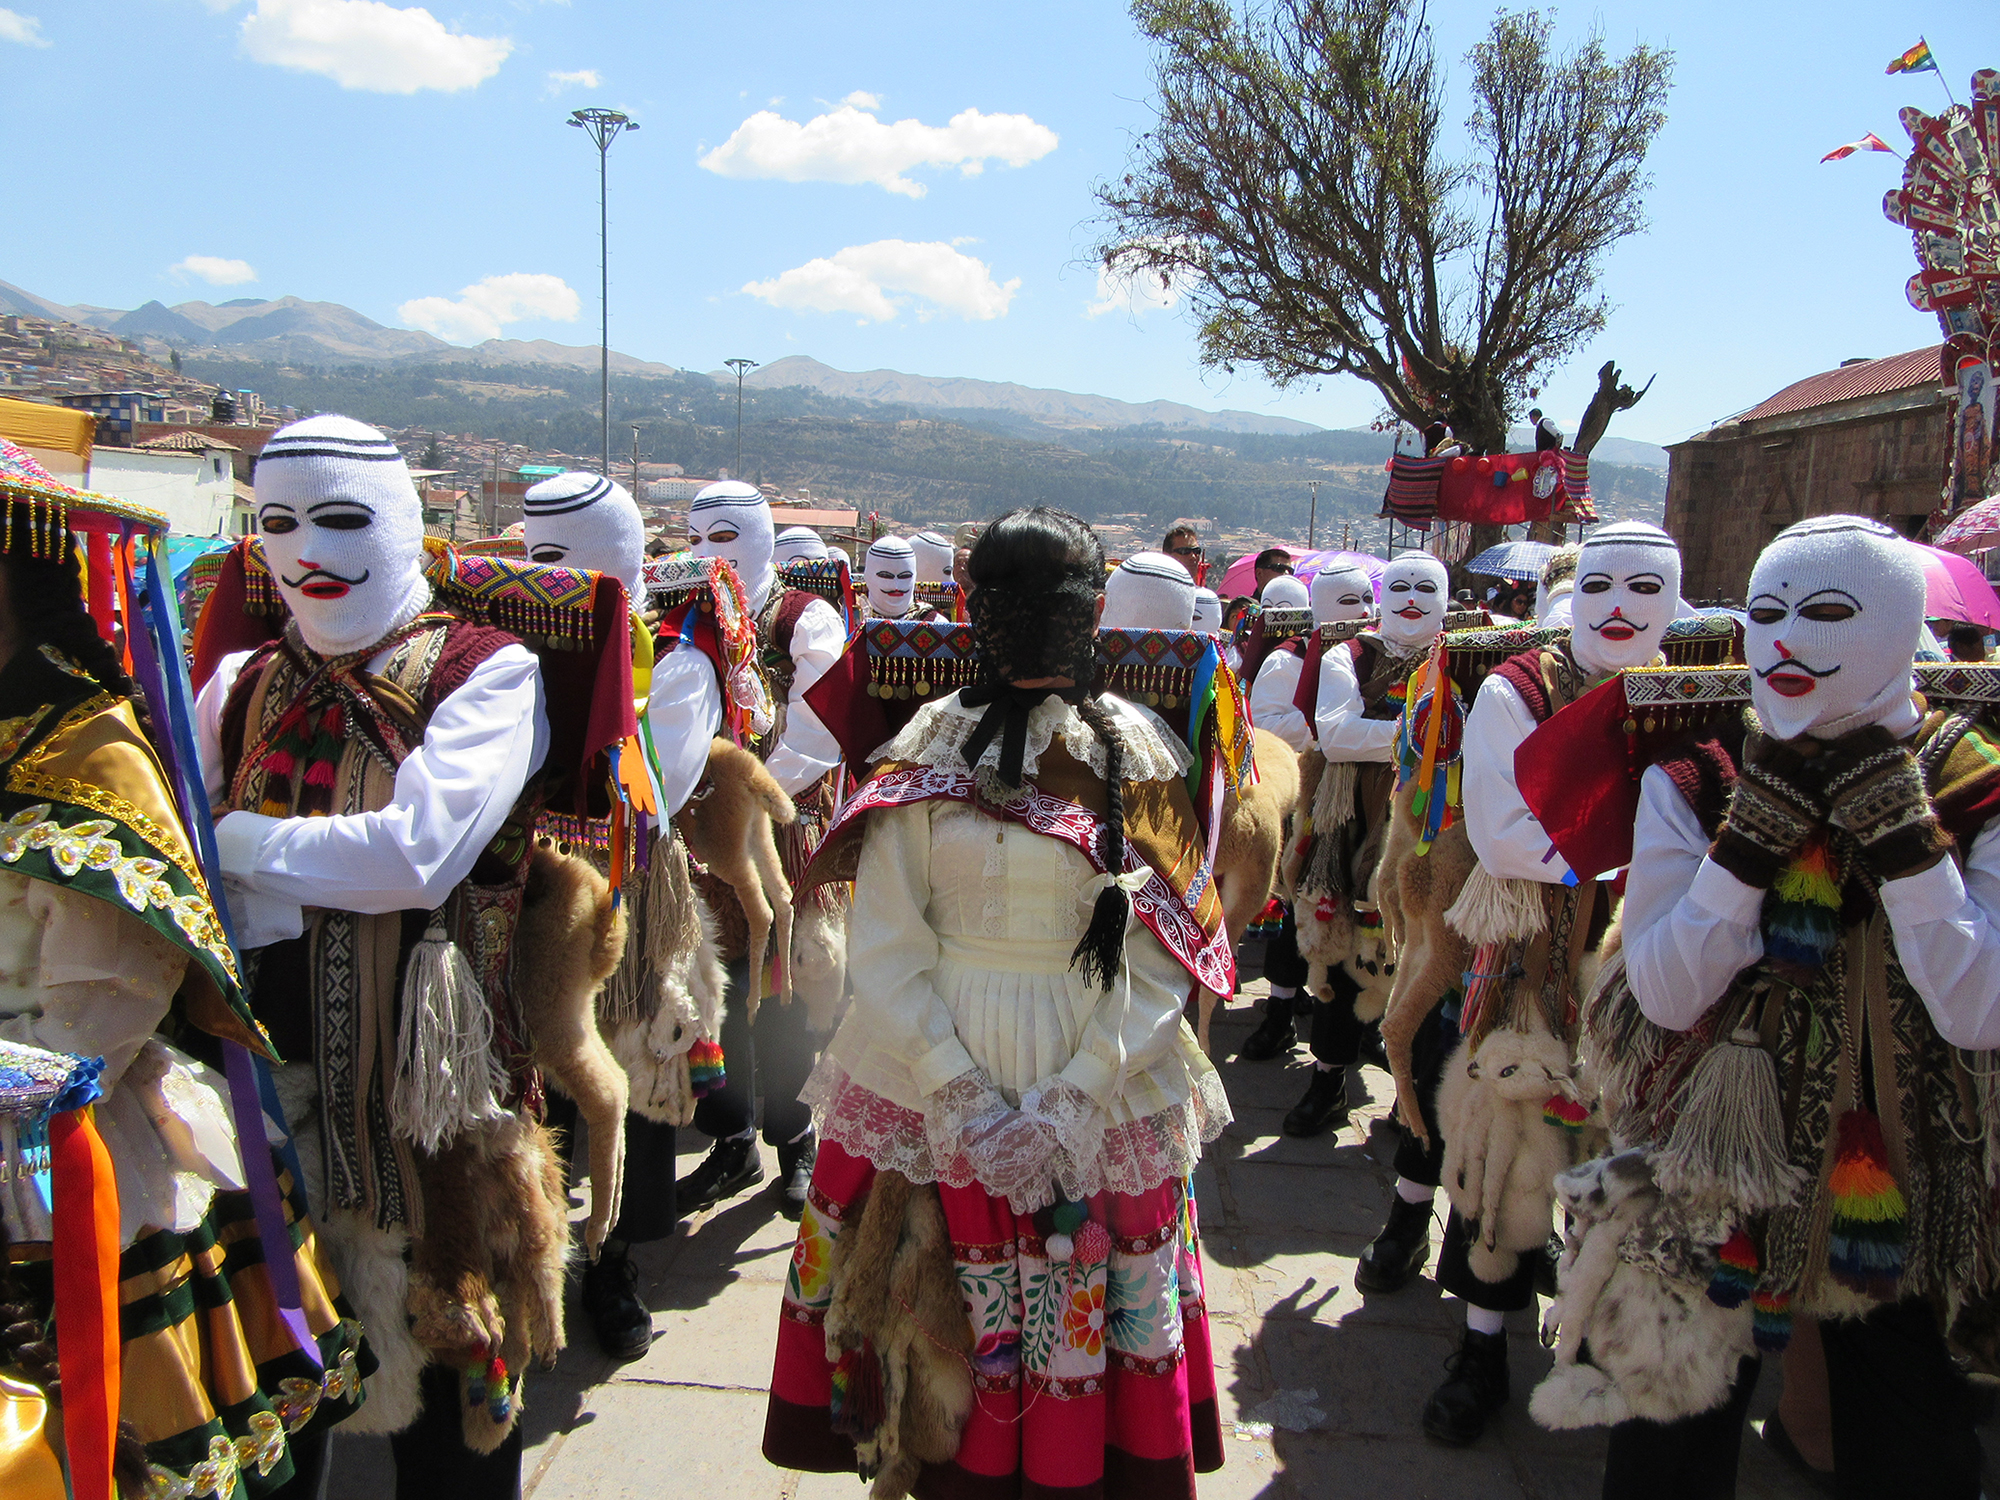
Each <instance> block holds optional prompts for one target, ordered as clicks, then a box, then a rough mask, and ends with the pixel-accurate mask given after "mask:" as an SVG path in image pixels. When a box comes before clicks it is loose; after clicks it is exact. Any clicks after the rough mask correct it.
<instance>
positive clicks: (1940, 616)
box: [1917, 517, 2000, 630]
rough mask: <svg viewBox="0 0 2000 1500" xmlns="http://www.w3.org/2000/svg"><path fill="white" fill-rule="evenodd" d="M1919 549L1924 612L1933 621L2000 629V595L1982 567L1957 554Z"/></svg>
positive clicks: (1924, 547) (1935, 549)
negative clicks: (1922, 577)
mask: <svg viewBox="0 0 2000 1500" xmlns="http://www.w3.org/2000/svg"><path fill="white" fill-rule="evenodd" d="M1960 519H1964V518H1963V517H1961V518H1960ZM1917 546H1918V550H1920V551H1921V552H1922V553H1923V554H1924V584H1925V589H1924V592H1925V600H1924V613H1925V614H1927V615H1929V616H1930V618H1932V619H1933V620H1952V621H1956V622H1960V623H1963V624H1966V625H1978V626H1980V627H1982V628H1983V629H1986V630H2000V594H1996V593H1994V592H1993V585H1992V584H1990V583H1988V582H1987V581H1986V578H1985V575H1983V574H1982V573H1981V572H1980V571H1979V564H1977V563H1975V562H1974V561H1973V560H1972V559H1971V558H1969V557H1960V556H1959V555H1958V554H1957V553H1956V552H1946V551H1943V550H1942V549H1941V548H1937V547H1926V546H1924V545H1923V544H1922V543H1918V544H1917Z"/></svg>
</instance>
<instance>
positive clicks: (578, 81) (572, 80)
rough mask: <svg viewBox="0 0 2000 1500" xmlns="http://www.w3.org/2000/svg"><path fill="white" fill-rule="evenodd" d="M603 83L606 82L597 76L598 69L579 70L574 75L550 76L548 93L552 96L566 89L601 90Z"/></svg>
mask: <svg viewBox="0 0 2000 1500" xmlns="http://www.w3.org/2000/svg"><path fill="white" fill-rule="evenodd" d="M603 83H604V80H603V79H602V78H599V77H598V76H597V69H595V68H578V69H577V70H576V71H575V72H573V73H551V74H549V89H548V91H549V92H550V93H551V94H560V93H561V92H562V91H563V90H564V89H594V88H601V87H602V86H603Z"/></svg>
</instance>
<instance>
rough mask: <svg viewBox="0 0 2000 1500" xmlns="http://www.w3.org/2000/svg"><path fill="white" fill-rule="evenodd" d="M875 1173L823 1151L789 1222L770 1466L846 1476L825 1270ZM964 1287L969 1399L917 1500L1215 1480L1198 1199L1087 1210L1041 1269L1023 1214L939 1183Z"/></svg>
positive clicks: (1120, 1196)
mask: <svg viewBox="0 0 2000 1500" xmlns="http://www.w3.org/2000/svg"><path fill="white" fill-rule="evenodd" d="M874 1176H875V1169H874V1167H872V1166H871V1165H869V1163H868V1162H866V1161H864V1160H862V1159H861V1158H859V1157H856V1156H851V1155H849V1154H848V1153H847V1152H846V1151H843V1150H842V1149H841V1148H840V1147H839V1146H836V1145H834V1144H833V1143H832V1142H826V1143H823V1144H822V1145H821V1146H820V1150H819V1161H818V1165H817V1166H816V1168H815V1169H814V1172H813V1184H812V1192H811V1194H810V1196H809V1197H808V1199H807V1203H806V1209H805V1213H804V1215H803V1216H802V1217H801V1219H800V1222H799V1237H798V1241H797V1243H796V1244H795V1245H794V1247H793V1250H792V1267H791V1273H790V1275H789V1276H788V1277H787V1278H786V1281H785V1297H784V1305H783V1311H782V1315H781V1320H780V1323H779V1327H778V1355H777V1364H776V1367H775V1369H774V1370H773V1371H772V1374H771V1405H770V1411H769V1414H768V1416H767V1418H766V1421H765V1426H764V1456H765V1457H766V1458H768V1459H769V1460H770V1461H771V1462H772V1463H774V1464H777V1465H778V1466H779V1467H781V1468H787V1469H806V1470H811V1471H814V1472H818V1473H842V1472H848V1473H851V1472H853V1471H854V1469H855V1454H854V1445H853V1443H852V1442H851V1441H850V1440H849V1439H848V1438H846V1437H844V1436H842V1435H841V1434H839V1433H837V1432H835V1431H834V1430H833V1425H832V1417H831V1412H830V1409H829V1408H830V1403H831V1400H832V1379H833V1366H832V1365H831V1364H830V1363H829V1362H828V1360H827V1357H826V1338H825V1333H824V1331H823V1330H824V1324H825V1321H826V1309H827V1305H828V1303H829V1302H830V1301H831V1299H832V1284H831V1280H830V1278H829V1276H828V1274H827V1265H828V1255H829V1252H830V1250H831V1248H832V1245H833V1241H834V1238H835V1237H836V1236H837V1235H838V1234H839V1233H840V1229H841V1223H842V1221H843V1219H844V1218H845V1217H846V1215H847V1212H848V1208H849V1205H851V1204H852V1203H854V1201H855V1200H856V1199H857V1198H859V1197H860V1196H861V1195H862V1194H864V1193H865V1192H867V1190H868V1186H869V1184H870V1183H871V1182H872V1181H873V1180H874ZM938 1196H939V1198H940V1200H941V1201H942V1203H943V1205H944V1217H945V1223H946V1224H947V1225H948V1226H949V1228H950V1231H951V1242H952V1245H951V1248H952V1256H953V1258H954V1259H955V1260H956V1261H957V1263H958V1281H959V1287H960V1289H961V1291H962V1292H963V1293H964V1296H965V1303H966V1308H967V1310H968V1312H969V1313H970V1315H971V1318H972V1327H973V1331H974V1334H975V1336H976V1337H977V1339H978V1344H977V1347H976V1349H975V1351H974V1353H973V1357H972V1365H973V1389H974V1394H975V1400H974V1405H973V1411H972V1416H971V1418H970V1419H969V1420H968V1421H967V1423H966V1427H965V1434H964V1437H963V1439H962V1440H961V1441H960V1443H959V1449H958V1456H957V1457H956V1458H954V1459H953V1460H952V1461H951V1462H950V1463H947V1464H928V1465H926V1466H925V1468H924V1471H923V1474H922V1475H921V1477H920V1478H919V1479H918V1481H917V1483H916V1486H915V1489H914V1493H915V1495H916V1496H917V1497H918V1500H1100V1497H1101V1500H1122V1497H1127V1496H1129V1497H1131V1500H1179V1497H1189V1500H1191V1497H1192V1496H1193V1495H1194V1493H1195V1480H1194V1477H1195V1475H1196V1474H1197V1473H1204V1474H1205V1473H1209V1472H1212V1471H1213V1470H1215V1469H1219V1468H1221V1467H1222V1427H1221V1422H1220V1419H1219V1418H1218V1416H1217V1412H1216V1402H1215V1364H1214V1359H1213V1356H1212V1354H1211V1352H1210V1348H1209V1341H1208V1313H1207V1309H1206V1305H1205V1303H1204V1301H1203V1296H1202V1281H1201V1255H1200V1250H1199V1245H1198V1241H1197V1237H1196V1233H1195V1212H1194V1199H1193V1196H1192V1195H1191V1194H1190V1193H1188V1191H1187V1190H1186V1186H1185V1184H1183V1183H1180V1182H1169V1183H1165V1184H1163V1185H1162V1186H1160V1187H1158V1188H1155V1189H1153V1190H1152V1191H1150V1192H1146V1193H1141V1194H1138V1195H1136V1196H1134V1195H1128V1194H1124V1193H1104V1194H1100V1195H1099V1196H1098V1197H1095V1198H1093V1199H1091V1200H1090V1204H1089V1210H1090V1221H1091V1222H1090V1223H1088V1224H1086V1225H1084V1226H1083V1227H1082V1228H1081V1229H1079V1230H1078V1231H1077V1232H1076V1233H1075V1234H1074V1235H1073V1236H1072V1240H1073V1243H1074V1247H1075V1248H1074V1253H1073V1255H1072V1256H1071V1258H1070V1259H1069V1260H1067V1261H1058V1262H1054V1263H1051V1261H1050V1259H1049V1254H1048V1250H1047V1247H1046V1245H1045V1244H1044V1242H1043V1238H1042V1234H1041V1232H1040V1231H1039V1230H1038V1229H1037V1228H1036V1227H1035V1220H1034V1217H1033V1216H1032V1215H1025V1214H1017V1213H1015V1212H1014V1211H1013V1210H1012V1209H1011V1208H1009V1207H1008V1206H1007V1202H1006V1200H1005V1199H1004V1198H994V1197H991V1196H989V1195H988V1194H987V1192H986V1191H985V1190H984V1189H983V1188H981V1187H979V1186H978V1185H977V1184H974V1185H973V1186H971V1187H963V1188H955V1187H951V1186H949V1185H948V1184H945V1183H939V1184H938Z"/></svg>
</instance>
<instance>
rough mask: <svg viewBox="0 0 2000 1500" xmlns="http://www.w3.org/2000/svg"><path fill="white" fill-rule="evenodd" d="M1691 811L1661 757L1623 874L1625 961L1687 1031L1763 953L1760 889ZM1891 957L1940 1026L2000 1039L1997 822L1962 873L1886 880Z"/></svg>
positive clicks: (1982, 1042)
mask: <svg viewBox="0 0 2000 1500" xmlns="http://www.w3.org/2000/svg"><path fill="white" fill-rule="evenodd" d="M1708 844H1709V840H1708V836H1707V835H1706V834H1705V833H1703V832H1702V829H1701V823H1700V821H1699V820H1698V819H1697V818H1696V817H1695V815H1694V810H1693V809H1692V808H1690V807H1689V806H1688V805H1687V799H1686V798H1684V797H1682V796H1681V794H1680V793H1679V791H1677V790H1676V789H1675V787H1674V784H1673V782H1672V781H1671V780H1670V779H1669V778H1668V776H1667V773H1666V772H1665V771H1663V770H1661V769H1660V768H1659V767H1657V766H1655V767H1653V768H1652V769H1650V770H1648V771H1647V772H1646V774H1645V776H1644V777H1642V778H1641V780H1640V783H1639V817H1638V822H1637V823H1636V825H1635V826H1634V828H1633V834H1632V868H1631V872H1630V873H1629V874H1628V875H1627V876H1626V880H1625V919H1624V931H1625V966H1626V970H1627V972H1628V974H1629V975H1630V976H1631V984H1632V993H1633V995H1634V996H1635V997H1637V999H1638V1001H1639V1008H1640V1009H1641V1010H1643V1011H1644V1012H1645V1013H1646V1015H1647V1017H1648V1018H1649V1019H1651V1020H1652V1021H1653V1022H1654V1023H1655V1024H1657V1025H1660V1026H1664V1027H1666V1028H1668V1029H1669V1030H1671V1031H1685V1030H1687V1029H1688V1027H1690V1026H1692V1025H1694V1023H1695V1022H1696V1021H1698V1020H1700V1019H1701V1018H1702V1016H1703V1015H1704V1014H1705V1013H1706V1012H1707V1010H1708V1008H1709V1007H1710V1006H1711V1005H1713V1004H1715V1002H1716V1001H1717V1000H1719V999H1721V998H1722V996H1723V994H1724V992H1725V991H1726V990H1728V988H1729V985H1730V981H1731V980H1733V979H1734V978H1735V977H1736V975H1737V974H1738V973H1739V972H1741V971H1742V970H1743V969H1746V968H1748V967H1749V966H1750V965H1752V964H1754V963H1756V962H1757V961H1758V960H1759V959H1760V958H1762V957H1763V956H1764V935H1763V932H1762V930H1761V929H1760V927H1759V925H1758V919H1759V917H1760V915H1761V914H1762V911H1763V906H1764V892H1763V891H1761V890H1759V889H1757V888H1756V887H1755V886H1749V885H1745V884H1744V883H1743V882H1742V881H1740V880H1738V879H1737V878H1736V877H1735V876H1734V875H1732V874H1730V873H1729V872H1728V871H1727V870H1725V869H1723V868H1722V867H1721V866H1720V865H1718V864H1716V863H1715V862H1714V861H1713V860H1711V859H1709V858H1708ZM1882 909H1883V911H1884V912H1885V913H1887V915H1888V918H1889V930H1890V932H1891V934H1892V935H1893V937H1894V939H1895V944H1896V957H1897V959H1898V960H1900V961H1901V963H1902V965H1903V972H1904V973H1905V974H1907V975H1909V978H1910V983H1911V984H1912V985H1913V986H1915V988H1916V991H1917V994H1918V995H1919V996H1921V997H1922V999H1923V1002H1924V1008H1925V1009H1926V1010H1928V1011H1929V1012H1930V1015H1931V1020H1932V1022H1933V1024H1935V1025H1936V1027H1937V1029H1938V1035H1940V1036H1942V1037H1943V1038H1944V1039H1945V1040H1946V1041H1947V1042H1950V1043H1951V1044H1952V1045H1953V1046H1957V1047H1969V1048H1973V1049H1976V1050H1983V1049H1986V1048H1990V1047H2000V983H1996V982H1995V978H1994V976H1995V975H1996V974H2000V824H1988V825H1987V827H1986V828H1985V829H1984V830H1982V831H1981V832H1980V834H1979V837H1977V838H1976V839H1974V840H1973V841H1972V849H1971V851H1970V853H1969V854H1968V855H1967V858H1966V861H1965V872H1964V874H1963V875H1961V874H1960V873H1959V868H1958V865H1957V863H1956V862H1955V861H1953V860H1949V859H1942V860H1939V861H1938V862H1937V863H1936V864H1935V865H1933V866H1932V867H1931V868H1930V869H1928V870H1924V871H1922V872H1921V873H1919V874H1916V875H1907V876H1905V877H1903V879H1901V880H1890V881H1885V882H1884V883H1883V885H1882Z"/></svg>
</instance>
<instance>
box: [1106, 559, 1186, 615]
mask: <svg viewBox="0 0 2000 1500" xmlns="http://www.w3.org/2000/svg"><path fill="white" fill-rule="evenodd" d="M1103 626H1104V628H1105V629H1106V630H1190V629H1192V628H1193V627H1194V580H1193V579H1192V578H1190V577H1188V570H1187V569H1186V568H1184V567H1182V566H1181V565H1180V564H1179V563H1178V562H1176V561H1175V560H1174V559H1173V558H1171V557H1169V556H1167V554H1166V553H1164V552H1135V553H1133V554H1132V555H1131V556H1130V557H1128V558H1126V559H1125V561H1123V562H1122V563H1120V564H1119V565H1118V566H1117V567H1116V568H1114V569H1112V571H1111V576H1110V577H1109V578H1107V579H1105V581H1104V620H1103Z"/></svg>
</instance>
